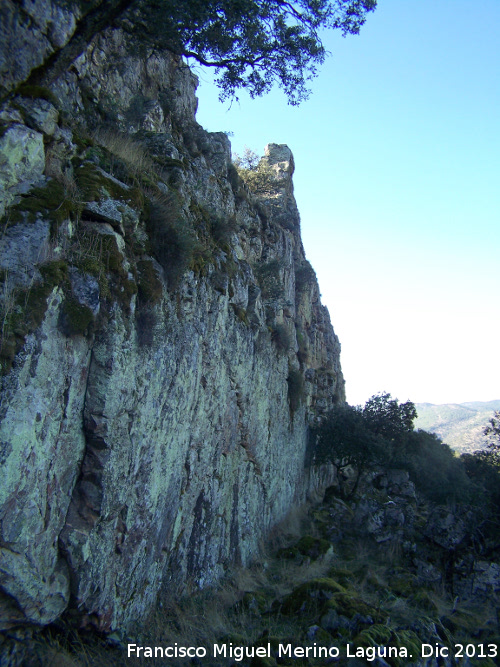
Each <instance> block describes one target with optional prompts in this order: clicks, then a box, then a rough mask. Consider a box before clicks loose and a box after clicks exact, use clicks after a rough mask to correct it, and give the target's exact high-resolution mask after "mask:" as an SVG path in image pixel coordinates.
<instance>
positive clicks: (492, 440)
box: [483, 410, 500, 456]
mask: <svg viewBox="0 0 500 667" xmlns="http://www.w3.org/2000/svg"><path fill="white" fill-rule="evenodd" d="M483 435H485V436H486V437H487V438H488V440H489V442H488V448H489V449H490V450H491V451H492V452H495V453H496V454H498V455H499V456H500V410H496V411H495V413H494V415H493V417H492V418H491V419H490V421H489V424H488V426H486V428H485V429H484V431H483Z"/></svg>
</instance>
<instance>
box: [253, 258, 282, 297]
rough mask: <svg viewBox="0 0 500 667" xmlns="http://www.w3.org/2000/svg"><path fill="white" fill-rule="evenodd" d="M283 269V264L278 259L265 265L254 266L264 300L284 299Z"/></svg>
mask: <svg viewBox="0 0 500 667" xmlns="http://www.w3.org/2000/svg"><path fill="white" fill-rule="evenodd" d="M282 268H283V263H282V262H280V261H279V260H278V259H272V260H271V261H269V262H265V263H264V264H257V265H255V266H254V272H255V275H256V277H257V280H258V283H259V286H260V289H261V290H262V296H263V297H264V299H279V298H281V297H283V295H284V292H285V290H284V287H283V282H282V280H281V269H282Z"/></svg>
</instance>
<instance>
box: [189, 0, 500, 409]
mask: <svg viewBox="0 0 500 667" xmlns="http://www.w3.org/2000/svg"><path fill="white" fill-rule="evenodd" d="M499 27H500V1H499V0H474V2H471V0H379V6H378V8H377V9H376V11H375V12H374V13H373V14H370V15H369V16H368V19H367V21H366V24H365V25H364V26H363V28H362V29H361V33H360V35H359V36H356V37H352V36H350V37H347V38H345V39H343V38H342V37H341V36H340V35H337V34H335V33H332V34H330V35H328V36H327V38H326V39H325V45H326V46H327V48H328V50H329V51H331V53H332V56H331V57H330V58H328V60H327V61H326V62H325V64H324V65H323V66H322V67H321V70H320V73H319V76H318V78H316V79H315V80H314V81H313V82H312V95H311V97H310V99H309V100H308V101H307V102H304V103H302V104H301V105H300V107H298V108H297V107H291V106H288V105H287V103H286V99H285V97H284V95H283V93H282V92H281V91H280V90H278V89H275V90H273V92H272V93H271V94H270V95H267V96H266V97H263V98H260V99H255V100H251V99H250V98H249V97H248V95H246V94H244V93H242V94H240V96H239V97H240V101H239V102H233V104H232V105H230V104H229V103H227V102H226V103H220V102H219V101H218V91H217V89H216V88H215V87H214V86H213V84H212V83H211V80H210V74H209V73H208V72H207V71H206V70H201V69H197V70H196V73H197V74H198V76H199V77H200V87H199V89H198V97H199V110H198V115H197V119H198V122H200V123H201V124H202V125H203V126H204V127H205V128H206V129H208V130H210V131H221V130H222V131H229V132H232V133H233V136H232V137H231V142H232V145H233V151H235V152H236V153H240V154H241V153H242V151H243V148H244V146H248V147H249V148H251V149H252V150H254V151H255V152H257V153H259V154H262V153H263V149H264V146H265V145H266V144H267V143H270V142H273V143H286V144H288V145H289V146H290V148H291V149H292V151H293V153H294V157H295V164H296V171H295V175H294V185H295V196H296V199H297V203H298V206H299V210H300V213H301V221H302V238H303V242H304V247H305V250H306V255H307V258H308V259H309V260H310V262H311V263H312V265H313V267H314V268H315V270H316V273H317V275H318V280H319V284H320V289H321V292H322V299H323V303H324V304H325V305H326V306H327V307H328V309H329V311H330V316H331V319H332V323H333V326H334V328H335V332H336V333H337V335H338V336H339V338H340V342H341V345H342V356H341V363H342V368H343V372H344V376H345V379H346V391H347V400H348V401H349V403H351V404H358V403H364V402H365V401H366V399H368V398H369V397H370V396H371V395H373V394H375V393H377V392H379V391H388V392H390V393H391V394H392V395H393V397H397V398H399V399H400V400H401V401H405V400H407V399H410V400H412V401H414V402H430V403H453V402H455V403H459V402H465V401H489V400H493V399H498V398H500V354H499V350H498V347H499V341H500V308H499V303H498V300H499V292H500V263H499V259H498V255H499V249H500V240H499V230H500V132H499V129H500V128H499V121H500V46H499V41H498V30H499Z"/></svg>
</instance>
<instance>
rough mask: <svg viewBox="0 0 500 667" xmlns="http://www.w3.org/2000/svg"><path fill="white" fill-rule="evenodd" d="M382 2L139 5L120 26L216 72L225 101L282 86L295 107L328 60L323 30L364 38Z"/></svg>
mask: <svg viewBox="0 0 500 667" xmlns="http://www.w3.org/2000/svg"><path fill="white" fill-rule="evenodd" d="M376 4H377V2H376V0H290V1H288V2H287V1H286V0H170V1H168V2H167V1H166V0H135V1H133V2H124V6H125V7H126V11H124V12H122V13H121V14H120V13H119V16H118V17H117V21H116V23H118V24H120V25H121V26H122V27H123V28H125V29H128V30H129V31H130V32H132V33H133V34H135V35H139V36H140V40H141V41H142V42H143V43H145V44H148V45H150V46H151V47H152V48H155V49H168V50H169V51H171V52H173V53H175V54H177V55H179V56H185V57H188V58H193V59H194V60H195V61H197V62H198V63H200V64H201V65H204V66H207V67H211V68H214V70H215V72H216V81H217V84H218V86H219V87H220V89H221V94H220V97H221V99H227V98H231V97H235V94H236V91H237V90H239V89H246V90H247V91H248V92H249V93H250V95H251V96H252V97H255V96H258V95H262V94H264V93H267V92H268V91H269V90H270V89H271V88H272V86H273V85H274V84H275V83H277V84H278V85H279V86H280V87H281V88H282V89H283V90H284V92H285V94H286V96H287V98H288V101H289V103H290V104H299V103H300V102H301V101H302V100H304V99H306V98H307V97H308V95H309V91H308V89H307V81H309V80H310V79H311V78H312V77H314V76H316V74H317V66H318V65H320V64H321V63H322V62H323V61H324V59H325V55H326V51H325V48H324V46H323V43H322V39H321V36H320V31H322V30H325V29H326V30H329V29H338V30H340V31H341V32H342V34H343V35H344V36H345V35H348V34H357V33H359V29H360V27H361V26H362V25H363V23H364V22H365V20H366V14H367V13H368V12H371V11H373V10H374V9H375V7H376Z"/></svg>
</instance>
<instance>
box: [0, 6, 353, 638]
mask: <svg viewBox="0 0 500 667" xmlns="http://www.w3.org/2000/svg"><path fill="white" fill-rule="evenodd" d="M35 5H36V3H33V7H34V6H35ZM30 6H31V5H30ZM9 7H10V10H12V12H14V9H13V7H14V6H12V7H11V6H10V5H9ZM56 9H57V11H60V12H63V13H64V10H63V9H62V8H60V7H58V5H57V4H56V3H54V6H53V8H52V10H53V11H56ZM16 11H18V9H17V8H16ZM12 16H14V14H12ZM51 16H52V14H51ZM64 17H66V18H65V21H66V23H64V22H59V23H58V25H59V27H60V29H61V30H62V29H63V28H64V30H65V31H66V33H67V34H68V35H69V34H70V33H71V31H72V30H73V27H72V26H73V22H72V21H73V19H72V18H71V16H69V15H68V16H66V14H64ZM64 17H63V18H64ZM66 19H67V20H66ZM44 20H45V19H44ZM12 21H14V23H15V26H14V27H13V28H12V30H11V31H10V33H9V34H10V35H11V36H13V38H15V39H18V37H16V35H17V36H19V34H20V32H19V31H21V32H22V31H23V30H25V31H26V30H31V33H30V35H31V37H29V39H31V40H32V41H31V43H32V45H33V49H32V53H31V55H30V60H29V62H28V60H26V59H24V60H23V59H21V60H20V62H19V68H20V71H21V70H22V72H21V74H22V76H21V74H19V77H20V78H27V76H28V74H29V71H31V69H32V68H33V67H34V66H39V65H40V64H42V63H44V62H46V60H47V57H48V56H47V54H48V53H49V51H50V48H51V47H50V46H49V44H48V42H51V43H55V42H57V39H59V37H57V36H56V37H57V39H56V37H54V36H53V37H50V35H51V34H52V33H51V32H50V30H49V28H48V26H49V24H50V25H53V24H55V23H56V19H54V18H52V19H50V20H49V18H47V21H46V23H43V25H42V24H41V23H40V22H38V23H37V25H36V26H35V27H33V26H32V27H29V26H28V27H26V25H24V24H23V25H20V24H18V23H16V21H15V20H14V18H12ZM51 21H52V23H51ZM44 26H45V27H44ZM64 26H66V27H64ZM23 34H24V33H23ZM19 39H20V37H19ZM26 39H28V37H26ZM68 39H69V37H68ZM54 40H55V41H54ZM63 41H64V40H63ZM131 52H132V51H131V49H130V43H129V42H128V41H127V39H125V37H124V36H123V34H122V33H121V32H120V31H111V30H108V31H107V32H105V33H101V34H99V35H98V36H97V37H96V38H95V39H94V40H93V41H92V42H91V43H90V44H89V45H88V47H87V48H86V50H85V52H84V53H83V54H82V55H81V56H80V57H79V58H78V59H77V60H76V61H75V62H74V64H73V66H72V67H71V69H70V70H69V71H67V72H65V73H64V74H63V75H61V76H60V77H58V78H57V79H56V80H55V81H54V83H53V85H51V87H50V89H45V88H42V89H40V88H36V89H30V90H24V91H22V90H20V89H17V88H16V84H15V82H14V81H11V82H9V80H8V79H5V82H6V83H5V85H6V86H8V87H9V90H10V91H11V95H10V97H9V98H8V99H7V101H6V102H5V103H4V105H3V107H2V109H1V110H0V113H1V116H0V117H1V119H2V137H1V139H0V142H1V143H0V158H1V164H0V178H1V179H2V182H3V184H4V192H5V194H4V196H3V206H4V210H5V215H4V217H3V219H2V222H3V233H2V237H1V239H0V269H1V278H2V290H1V292H2V294H1V305H2V308H3V311H2V321H3V326H2V347H1V352H0V356H1V363H2V374H3V378H2V405H1V412H0V418H1V424H0V459H1V462H2V484H1V485H0V520H1V533H0V540H1V542H0V590H1V591H2V593H1V603H2V609H3V612H2V626H3V627H8V626H9V625H13V624H16V623H19V622H30V623H36V624H47V623H50V622H51V621H53V620H54V619H56V618H57V617H58V616H60V615H61V614H62V613H63V612H64V611H65V610H68V609H69V610H73V613H76V614H78V615H79V616H83V617H84V621H85V622H86V623H89V622H90V623H93V624H94V625H95V626H97V627H98V628H100V629H103V630H109V629H111V628H116V627H127V626H128V625H130V623H132V622H134V623H135V622H137V620H140V619H143V618H145V616H146V614H147V613H148V611H149V610H150V609H151V606H152V605H153V603H154V600H155V598H156V595H157V592H158V590H159V588H160V587H161V586H162V585H163V586H173V585H175V586H176V587H177V588H179V587H182V586H189V585H192V584H195V585H197V586H207V585H209V584H211V583H213V582H215V581H216V580H217V579H218V578H220V577H221V575H222V574H223V573H224V571H225V569H226V568H227V566H228V565H229V564H231V563H235V562H239V563H242V564H247V563H249V562H251V561H252V559H253V558H254V557H255V555H256V554H257V552H258V544H259V541H260V540H261V538H262V537H263V536H264V535H266V534H267V533H268V532H269V531H270V530H271V528H272V527H273V526H274V525H275V524H276V523H277V522H278V521H280V520H281V519H282V518H283V517H284V516H285V515H286V514H287V512H288V511H289V509H290V507H291V506H292V505H293V504H295V503H301V502H303V501H304V500H305V498H306V497H308V496H310V497H311V496H314V497H318V496H319V495H321V490H322V489H323V488H325V487H326V486H329V485H331V484H332V483H333V479H334V473H335V471H334V469H333V466H331V467H330V468H324V469H322V470H316V469H314V470H313V469H309V468H308V466H307V462H308V460H309V458H310V457H309V456H308V453H310V447H311V446H312V445H311V443H309V445H308V427H309V425H310V424H311V423H314V422H315V421H316V420H318V419H319V418H320V417H321V415H322V414H323V413H324V412H325V411H327V410H328V409H329V408H330V407H331V406H332V405H333V404H334V403H335V402H339V401H343V400H344V385H343V379H342V373H341V369H340V362H339V352H340V347H339V344H338V340H337V338H336V336H335V334H334V332H333V329H332V327H331V324H330V320H329V316H328V312H327V310H326V309H325V308H324V307H323V306H322V305H321V302H320V295H319V289H318V285H317V281H316V277H315V275H314V272H313V270H312V268H311V267H310V265H309V263H308V262H307V261H306V259H305V256H304V250H303V247H302V243H301V240H300V221H299V214H298V211H297V208H296V205H295V200H294V198H293V185H292V173H293V156H292V154H291V151H290V150H289V149H288V147H286V146H281V145H275V144H271V145H269V146H268V147H267V148H266V154H265V157H264V158H263V160H262V161H261V165H260V169H261V172H262V173H263V174H264V177H265V179H267V180H266V187H265V189H264V190H265V191H264V192H262V191H252V190H251V188H250V187H249V185H248V184H246V183H245V180H244V178H242V176H244V174H238V172H237V170H236V168H235V167H234V166H233V165H232V163H231V154H230V144H229V141H228V139H227V137H226V135H224V134H223V133H207V132H205V131H204V130H203V129H202V128H201V127H200V126H199V125H198V124H197V123H196V120H195V111H196V98H195V96H194V91H195V87H196V78H195V77H194V76H193V74H192V73H191V72H190V71H189V70H188V69H187V68H186V66H185V65H184V64H183V63H182V62H180V61H179V60H176V59H174V58H172V57H170V56H165V55H163V56H160V55H157V54H154V55H150V56H149V57H147V56H145V57H144V58H142V59H141V58H139V57H137V56H132V55H131ZM14 74H15V73H14ZM14 74H13V75H12V76H14Z"/></svg>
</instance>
